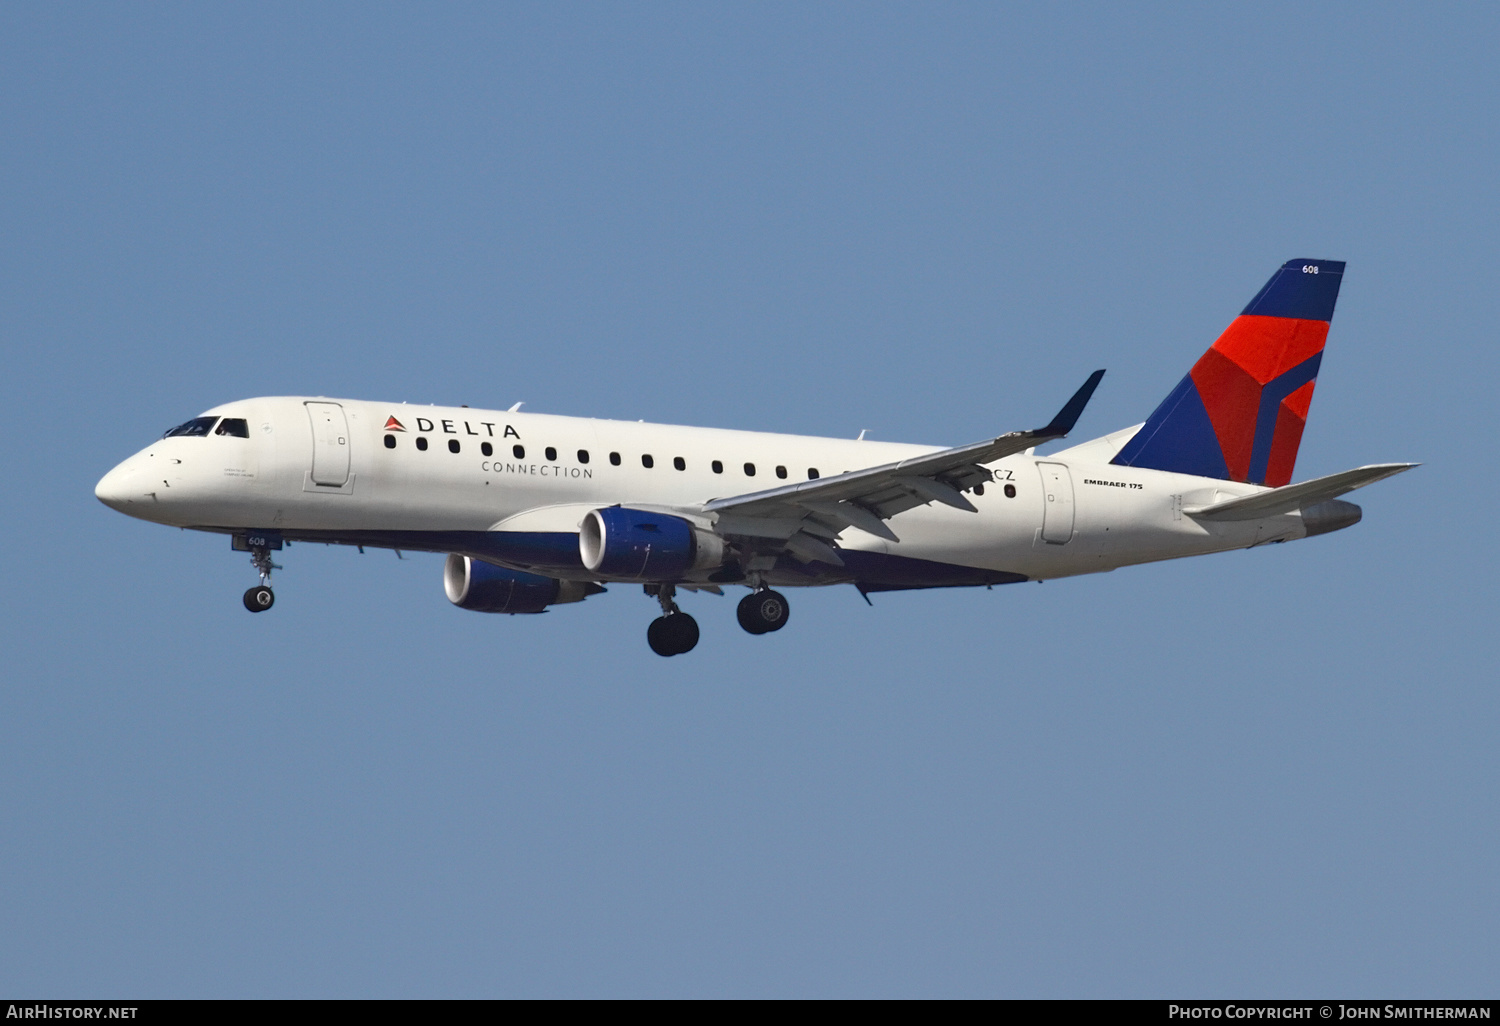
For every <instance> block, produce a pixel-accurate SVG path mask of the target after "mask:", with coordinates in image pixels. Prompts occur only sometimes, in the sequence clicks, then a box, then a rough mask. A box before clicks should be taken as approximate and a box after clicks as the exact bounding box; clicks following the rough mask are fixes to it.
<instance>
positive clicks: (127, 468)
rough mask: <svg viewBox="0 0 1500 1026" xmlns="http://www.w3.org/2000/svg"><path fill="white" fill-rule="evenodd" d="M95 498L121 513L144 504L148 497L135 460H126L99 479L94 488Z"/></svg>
mask: <svg viewBox="0 0 1500 1026" xmlns="http://www.w3.org/2000/svg"><path fill="white" fill-rule="evenodd" d="M94 497H95V498H96V499H98V500H99V501H100V502H102V503H104V504H105V505H106V506H108V507H109V508H110V509H113V510H119V511H120V512H121V513H125V512H127V511H128V509H129V507H130V506H131V505H132V504H134V503H137V502H142V501H144V500H145V499H146V498H148V496H147V495H146V493H145V491H144V489H143V488H142V482H141V473H140V468H139V467H138V466H136V461H135V460H126V461H125V462H124V463H121V464H120V465H119V466H118V467H116V468H115V469H113V470H111V471H110V472H109V473H108V474H105V475H104V476H103V477H101V478H100V479H99V483H98V484H96V485H95V486H94Z"/></svg>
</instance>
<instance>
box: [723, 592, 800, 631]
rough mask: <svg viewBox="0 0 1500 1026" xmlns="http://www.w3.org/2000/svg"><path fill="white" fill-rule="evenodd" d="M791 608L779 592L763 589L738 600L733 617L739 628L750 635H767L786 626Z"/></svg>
mask: <svg viewBox="0 0 1500 1026" xmlns="http://www.w3.org/2000/svg"><path fill="white" fill-rule="evenodd" d="M790 612H791V607H790V606H788V605H787V601H786V596H785V595H783V594H782V593H781V592H779V591H772V590H771V589H770V588H764V589H762V590H761V591H756V592H752V593H751V594H749V595H746V596H745V597H744V598H742V599H740V604H739V608H738V609H736V610H735V615H736V616H737V617H738V618H739V621H740V626H741V627H743V628H745V630H746V631H748V632H749V633H751V634H769V633H771V632H772V631H779V630H781V628H783V627H785V626H786V619H787V615H788V614H789V613H790Z"/></svg>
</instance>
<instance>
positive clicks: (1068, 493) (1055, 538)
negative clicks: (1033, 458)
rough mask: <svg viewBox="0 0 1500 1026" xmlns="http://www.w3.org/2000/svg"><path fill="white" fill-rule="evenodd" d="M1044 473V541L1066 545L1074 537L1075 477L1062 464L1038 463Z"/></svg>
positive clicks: (1039, 468) (1037, 466) (1038, 467)
mask: <svg viewBox="0 0 1500 1026" xmlns="http://www.w3.org/2000/svg"><path fill="white" fill-rule="evenodd" d="M1036 468H1037V469H1038V470H1040V471H1041V472H1042V498H1043V500H1044V502H1043V505H1042V541H1045V542H1051V543H1052V544H1053V545H1065V544H1067V543H1068V542H1069V541H1070V540H1071V539H1072V537H1073V475H1072V474H1070V473H1069V472H1068V468H1067V466H1066V465H1065V464H1062V463H1038V464H1037V465H1036Z"/></svg>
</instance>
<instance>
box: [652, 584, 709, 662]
mask: <svg viewBox="0 0 1500 1026" xmlns="http://www.w3.org/2000/svg"><path fill="white" fill-rule="evenodd" d="M646 594H647V595H655V596H656V600H657V601H658V602H660V603H661V612H662V615H661V616H658V617H657V618H656V619H655V620H652V621H651V626H650V627H647V628H646V644H648V645H650V646H651V651H653V652H655V653H656V654H657V655H659V656H674V655H682V654H684V653H686V652H691V651H692V650H693V648H694V646H696V645H697V644H698V621H697V620H694V619H693V618H692V617H691V616H689V615H688V614H686V613H684V612H683V611H682V610H680V609H678V608H677V603H676V602H674V601H672V598H673V596H674V595H676V594H677V589H676V588H675V587H673V586H672V585H670V584H648V585H646Z"/></svg>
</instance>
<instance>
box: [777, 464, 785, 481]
mask: <svg viewBox="0 0 1500 1026" xmlns="http://www.w3.org/2000/svg"><path fill="white" fill-rule="evenodd" d="M776 476H777V477H780V478H785V477H786V468H785V467H777V468H776Z"/></svg>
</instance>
